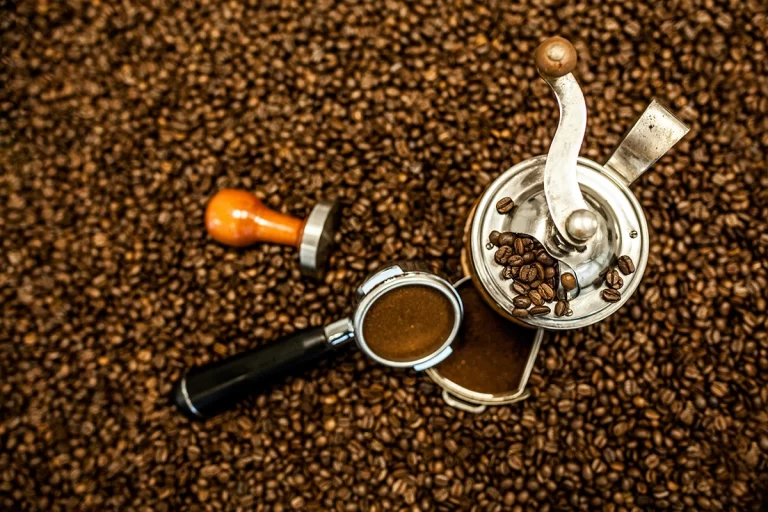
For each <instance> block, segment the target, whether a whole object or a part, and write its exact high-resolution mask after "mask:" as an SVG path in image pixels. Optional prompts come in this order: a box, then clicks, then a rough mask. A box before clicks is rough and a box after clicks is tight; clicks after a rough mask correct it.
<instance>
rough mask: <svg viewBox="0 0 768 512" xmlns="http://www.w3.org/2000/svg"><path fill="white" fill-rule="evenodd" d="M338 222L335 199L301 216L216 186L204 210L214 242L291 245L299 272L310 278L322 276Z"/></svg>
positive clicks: (251, 196) (242, 191) (241, 191)
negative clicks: (300, 217)
mask: <svg viewBox="0 0 768 512" xmlns="http://www.w3.org/2000/svg"><path fill="white" fill-rule="evenodd" d="M338 223H339V208H338V204H337V203H336V202H335V201H320V202H319V203H317V204H316V205H315V207H314V208H312V211H311V212H310V214H309V216H308V217H307V218H306V219H304V220H301V219H297V218H296V217H291V216H290V215H285V214H282V213H279V212H276V211H274V210H270V209H269V208H267V207H266V206H265V205H264V203H262V202H261V201H260V200H259V198H258V197H256V196H255V195H253V194H251V193H250V192H246V191H245V190H234V189H224V190H220V191H219V192H218V193H216V195H215V196H213V198H211V200H210V201H209V202H208V207H207V208H206V210H205V228H206V230H207V231H208V234H209V235H211V237H212V238H213V239H214V240H216V241H217V242H220V243H222V244H224V245H229V246H231V247H248V246H250V245H253V244H255V243H258V242H271V243H276V244H282V245H292V246H294V247H296V248H297V249H298V250H299V263H300V264H301V271H302V273H303V274H304V275H307V276H309V277H314V278H320V277H322V274H323V272H324V270H325V266H326V264H327V263H328V258H329V256H330V249H331V246H332V245H333V237H334V234H335V232H336V228H337V227H338Z"/></svg>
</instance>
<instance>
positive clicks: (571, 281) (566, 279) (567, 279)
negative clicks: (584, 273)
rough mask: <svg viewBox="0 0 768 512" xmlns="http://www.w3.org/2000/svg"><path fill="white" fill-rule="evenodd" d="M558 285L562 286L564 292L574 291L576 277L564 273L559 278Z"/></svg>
mask: <svg viewBox="0 0 768 512" xmlns="http://www.w3.org/2000/svg"><path fill="white" fill-rule="evenodd" d="M560 284H562V285H563V288H564V289H565V290H566V291H571V290H575V289H576V286H577V283H576V277H574V275H573V274H571V273H565V274H563V275H561V276H560Z"/></svg>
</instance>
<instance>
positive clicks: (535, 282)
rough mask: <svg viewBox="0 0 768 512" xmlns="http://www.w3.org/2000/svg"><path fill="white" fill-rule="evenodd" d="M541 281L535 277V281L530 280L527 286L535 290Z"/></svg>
mask: <svg viewBox="0 0 768 512" xmlns="http://www.w3.org/2000/svg"><path fill="white" fill-rule="evenodd" d="M541 283H542V281H541V279H536V280H535V281H531V282H530V283H528V286H530V287H531V288H532V289H534V290H535V289H536V288H538V287H539V286H541Z"/></svg>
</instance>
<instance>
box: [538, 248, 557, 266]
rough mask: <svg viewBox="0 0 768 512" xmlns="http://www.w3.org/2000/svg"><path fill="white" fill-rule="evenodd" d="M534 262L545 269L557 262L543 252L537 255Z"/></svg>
mask: <svg viewBox="0 0 768 512" xmlns="http://www.w3.org/2000/svg"><path fill="white" fill-rule="evenodd" d="M536 261H538V262H539V263H541V264H542V265H544V266H547V267H551V266H553V265H554V264H555V263H557V261H556V260H555V259H554V258H553V257H551V256H550V255H549V254H547V252H546V251H544V250H542V251H541V252H539V253H538V255H537V256H536Z"/></svg>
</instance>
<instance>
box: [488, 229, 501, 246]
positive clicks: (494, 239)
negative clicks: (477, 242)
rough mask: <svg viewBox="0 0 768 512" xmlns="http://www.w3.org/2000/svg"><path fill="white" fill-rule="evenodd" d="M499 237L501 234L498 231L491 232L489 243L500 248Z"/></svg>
mask: <svg viewBox="0 0 768 512" xmlns="http://www.w3.org/2000/svg"><path fill="white" fill-rule="evenodd" d="M499 235H500V233H499V232H498V231H491V234H490V235H488V241H489V242H491V243H492V244H493V245H495V246H496V247H498V246H499V245H500V244H499Z"/></svg>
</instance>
